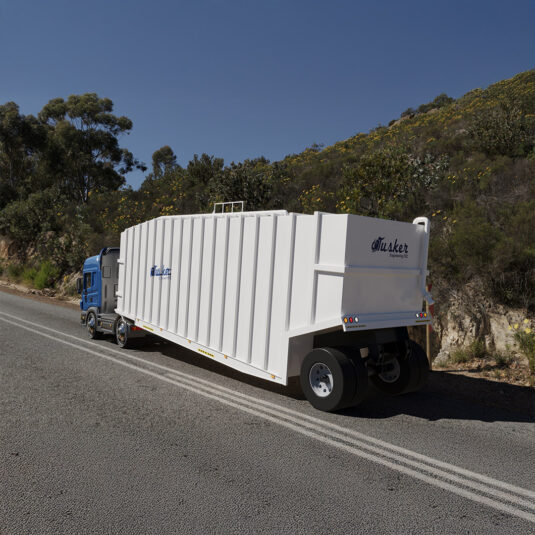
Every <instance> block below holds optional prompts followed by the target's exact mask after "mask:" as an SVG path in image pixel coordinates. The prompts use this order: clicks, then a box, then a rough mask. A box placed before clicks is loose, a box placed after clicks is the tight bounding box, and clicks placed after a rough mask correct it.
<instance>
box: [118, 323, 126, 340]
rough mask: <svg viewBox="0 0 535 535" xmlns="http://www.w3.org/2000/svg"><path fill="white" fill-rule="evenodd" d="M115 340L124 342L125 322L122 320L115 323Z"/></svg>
mask: <svg viewBox="0 0 535 535" xmlns="http://www.w3.org/2000/svg"><path fill="white" fill-rule="evenodd" d="M117 341H118V342H119V343H120V344H124V343H125V342H126V324H125V322H124V321H122V320H121V321H119V323H118V324H117Z"/></svg>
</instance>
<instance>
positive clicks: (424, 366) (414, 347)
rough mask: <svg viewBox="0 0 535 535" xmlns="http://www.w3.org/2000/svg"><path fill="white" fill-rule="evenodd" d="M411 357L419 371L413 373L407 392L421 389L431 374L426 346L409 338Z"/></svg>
mask: <svg viewBox="0 0 535 535" xmlns="http://www.w3.org/2000/svg"><path fill="white" fill-rule="evenodd" d="M409 358H410V359H411V360H412V361H413V362H414V365H415V368H417V370H418V372H417V373H416V372H415V373H414V374H413V377H412V378H411V382H410V384H409V386H408V387H407V389H406V390H405V392H416V391H417V390H420V389H421V388H422V387H423V386H424V385H425V383H426V381H427V377H428V376H429V360H428V358H427V354H426V352H425V350H424V348H423V347H422V346H421V345H419V344H417V343H416V342H413V341H412V340H409Z"/></svg>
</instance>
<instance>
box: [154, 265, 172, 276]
mask: <svg viewBox="0 0 535 535" xmlns="http://www.w3.org/2000/svg"><path fill="white" fill-rule="evenodd" d="M150 276H151V277H162V279H170V278H171V268H164V267H163V266H162V267H161V268H159V267H158V266H152V267H151V268H150Z"/></svg>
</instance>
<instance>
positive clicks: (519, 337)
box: [515, 329, 535, 375]
mask: <svg viewBox="0 0 535 535" xmlns="http://www.w3.org/2000/svg"><path fill="white" fill-rule="evenodd" d="M515 340H516V341H517V342H518V347H519V348H520V351H522V353H523V354H524V355H525V356H526V358H527V359H528V362H529V369H530V371H531V373H532V375H535V333H533V332H532V331H531V330H527V329H526V331H523V332H522V331H518V332H516V333H515Z"/></svg>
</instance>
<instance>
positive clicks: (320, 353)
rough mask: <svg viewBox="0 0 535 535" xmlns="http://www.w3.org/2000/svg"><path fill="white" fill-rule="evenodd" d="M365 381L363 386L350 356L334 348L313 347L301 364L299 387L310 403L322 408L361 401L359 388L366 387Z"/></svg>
mask: <svg viewBox="0 0 535 535" xmlns="http://www.w3.org/2000/svg"><path fill="white" fill-rule="evenodd" d="M359 378H360V381H358V380H357V379H359ZM364 380H365V381H366V384H365V385H364V384H362V375H361V374H358V376H357V373H356V369H355V366H354V364H353V363H352V362H351V360H350V358H349V357H348V356H347V355H346V354H345V353H343V352H342V351H340V350H338V349H335V348H330V347H322V348H317V349H314V350H312V351H311V352H310V353H309V354H308V355H307V356H306V357H305V359H304V361H303V364H302V366H301V375H300V381H301V388H302V389H303V392H304V394H305V396H306V398H307V399H308V401H309V402H310V404H311V405H312V406H313V407H315V408H316V409H319V410H321V411H336V410H339V409H343V408H346V407H351V406H353V405H356V404H357V403H358V402H359V401H360V396H359V395H358V393H357V391H358V390H359V387H360V389H364V388H365V387H367V377H364ZM358 383H361V384H358Z"/></svg>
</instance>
